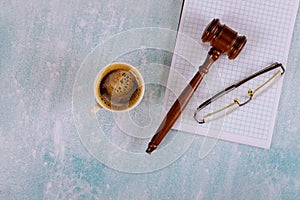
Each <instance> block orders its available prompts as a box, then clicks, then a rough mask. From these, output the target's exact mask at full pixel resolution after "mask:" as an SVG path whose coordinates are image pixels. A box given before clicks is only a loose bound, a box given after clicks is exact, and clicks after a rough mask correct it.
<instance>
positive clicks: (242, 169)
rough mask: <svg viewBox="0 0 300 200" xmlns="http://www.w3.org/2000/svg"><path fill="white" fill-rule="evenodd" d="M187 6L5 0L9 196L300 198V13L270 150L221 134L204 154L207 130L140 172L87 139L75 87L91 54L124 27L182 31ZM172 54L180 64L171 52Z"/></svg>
mask: <svg viewBox="0 0 300 200" xmlns="http://www.w3.org/2000/svg"><path fill="white" fill-rule="evenodd" d="M181 4H182V2H181V1H180V0H166V1H158V0H141V1H131V0H123V1H121V0H113V1H104V0H100V1H92V0H88V1H80V0H77V1H38V0H29V1H20V0H19V1H17V0H13V1H2V2H1V3H0V78H1V81H0V86H1V94H0V102H1V104H0V113H1V115H0V152H1V154H0V199H187V200H190V199H300V145H299V143H300V103H299V102H300V100H299V99H300V80H299V77H300V67H299V66H300V60H299V57H300V49H299V45H300V23H299V22H300V15H299V12H298V16H297V19H296V24H295V30H294V34H293V40H292V45H291V49H290V53H289V60H288V66H287V71H286V75H285V80H284V85H283V90H282V96H281V99H280V105H279V112H278V113H279V114H278V117H277V123H276V127H275V131H274V136H273V141H272V146H271V148H270V149H269V150H263V149H258V148H254V147H249V146H245V145H239V144H234V143H230V142H225V141H219V142H218V144H217V146H216V147H215V148H214V149H213V151H212V152H211V153H210V154H209V155H208V156H207V157H205V158H204V159H199V156H198V154H199V146H200V145H201V143H202V140H203V137H195V139H194V141H193V143H192V144H191V146H190V147H189V148H188V149H187V151H186V152H185V153H184V154H183V155H182V156H181V157H180V158H179V159H178V160H176V161H175V162H173V163H172V164H170V165H169V166H167V167H165V168H163V169H160V170H157V171H154V172H150V173H140V174H132V173H125V172H121V171H118V170H114V169H112V168H110V167H108V166H106V165H105V164H103V163H101V162H99V161H98V160H97V159H95V157H94V156H92V155H91V154H90V153H88V151H87V150H86V148H85V147H84V145H83V144H82V142H81V140H80V137H79V135H78V133H77V129H76V125H75V123H74V120H73V110H72V90H73V85H74V82H75V78H76V74H77V72H78V70H79V69H80V65H81V63H82V62H83V61H84V59H85V57H86V56H87V55H88V54H89V53H90V52H91V51H92V49H94V48H95V47H96V46H97V45H98V44H101V43H102V42H104V41H106V40H107V39H108V38H110V37H111V36H113V35H115V34H117V33H121V32H124V31H128V30H132V29H136V28H145V27H157V28H165V29H170V30H177V26H178V21H179V16H180V10H181ZM162 42H166V41H162ZM167 43H168V44H170V45H171V46H172V45H173V46H174V44H175V37H171V38H170V39H169V41H167ZM160 59H161V58H160ZM163 60H164V64H165V65H170V62H171V55H170V54H167V53H166V54H164V58H163ZM180 134H186V133H180Z"/></svg>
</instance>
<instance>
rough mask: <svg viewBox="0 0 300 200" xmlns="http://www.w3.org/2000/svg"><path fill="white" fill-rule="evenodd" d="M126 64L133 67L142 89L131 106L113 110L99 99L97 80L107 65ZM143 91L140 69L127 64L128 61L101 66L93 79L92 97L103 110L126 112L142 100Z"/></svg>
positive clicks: (143, 84)
mask: <svg viewBox="0 0 300 200" xmlns="http://www.w3.org/2000/svg"><path fill="white" fill-rule="evenodd" d="M118 64H120V65H127V66H129V67H130V68H132V69H133V71H134V73H135V74H137V75H138V76H139V78H140V80H141V84H140V85H141V86H142V91H141V95H140V98H139V99H138V100H137V101H136V102H135V103H134V104H133V105H132V106H131V107H127V108H125V109H120V110H114V109H112V108H108V107H106V106H105V105H104V103H103V102H102V101H100V99H99V96H98V94H97V93H98V92H97V86H98V85H99V81H100V76H101V74H102V73H103V72H104V71H105V70H106V69H107V68H108V67H109V66H112V65H118ZM144 93H145V81H144V78H143V76H142V74H141V73H140V71H139V70H138V69H137V68H136V67H134V66H133V65H131V64H129V63H126V62H112V63H110V64H107V65H106V66H105V67H103V68H102V69H101V70H100V71H99V72H98V74H97V76H96V78H95V80H94V97H95V100H96V104H98V105H99V106H101V107H102V108H103V109H105V110H108V111H111V112H126V111H129V110H132V109H133V108H135V107H136V106H137V105H139V103H140V102H141V101H142V99H143V97H144Z"/></svg>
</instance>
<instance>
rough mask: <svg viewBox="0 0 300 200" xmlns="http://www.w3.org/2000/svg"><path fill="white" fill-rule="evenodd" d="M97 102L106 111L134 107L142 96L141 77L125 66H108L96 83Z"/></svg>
mask: <svg viewBox="0 0 300 200" xmlns="http://www.w3.org/2000/svg"><path fill="white" fill-rule="evenodd" d="M97 90H98V91H97V93H98V97H99V100H101V102H102V103H103V104H105V106H106V107H107V108H108V109H112V110H124V109H128V108H130V107H132V106H133V105H135V104H136V103H137V102H138V101H139V100H140V98H141V95H142V94H143V86H142V80H141V77H139V76H138V74H136V73H135V70H134V69H132V67H130V66H128V65H125V64H120V63H118V64H112V65H110V66H109V67H108V68H107V69H106V70H105V71H104V72H103V73H102V76H101V77H99V79H98V83H97Z"/></svg>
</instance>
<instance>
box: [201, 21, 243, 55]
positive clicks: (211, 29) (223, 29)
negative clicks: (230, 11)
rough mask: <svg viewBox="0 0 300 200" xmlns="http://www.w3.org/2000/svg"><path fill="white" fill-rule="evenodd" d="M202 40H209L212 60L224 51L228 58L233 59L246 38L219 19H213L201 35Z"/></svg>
mask: <svg viewBox="0 0 300 200" xmlns="http://www.w3.org/2000/svg"><path fill="white" fill-rule="evenodd" d="M202 41H203V42H210V44H211V46H212V49H211V51H210V52H209V54H210V55H212V59H213V60H217V59H218V57H219V56H220V55H221V54H222V53H225V54H227V56H228V58H229V59H235V58H236V57H237V56H238V55H239V53H240V52H241V50H242V49H243V47H244V46H245V44H246V42H247V39H246V37H245V36H238V33H237V32H235V31H234V30H232V29H231V28H229V27H228V26H226V25H222V24H221V23H220V20H219V19H213V20H212V22H211V23H210V24H209V25H208V26H207V27H206V29H205V30H204V32H203V35H202Z"/></svg>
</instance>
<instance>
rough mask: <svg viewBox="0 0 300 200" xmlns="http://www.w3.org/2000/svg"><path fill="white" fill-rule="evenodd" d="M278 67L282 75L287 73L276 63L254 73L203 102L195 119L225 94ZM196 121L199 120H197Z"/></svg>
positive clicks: (195, 113)
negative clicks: (201, 111)
mask: <svg viewBox="0 0 300 200" xmlns="http://www.w3.org/2000/svg"><path fill="white" fill-rule="evenodd" d="M278 67H280V68H281V70H282V72H281V75H282V74H284V73H285V69H284V67H283V65H282V64H281V63H278V62H275V63H273V64H271V65H269V66H268V67H266V68H264V69H262V70H260V71H258V72H256V73H254V74H252V75H250V76H248V77H247V78H245V79H243V80H241V81H239V82H237V83H235V84H233V85H231V86H229V87H227V88H226V89H225V90H223V91H221V92H219V93H217V94H216V95H214V96H213V97H211V98H210V99H208V100H206V101H205V102H203V103H202V104H201V105H200V106H199V107H198V108H197V110H196V112H194V118H195V119H196V115H197V113H198V112H199V111H200V110H202V109H203V108H205V107H206V106H208V105H209V104H211V103H212V102H214V101H216V100H217V99H219V98H220V97H222V96H224V95H225V94H227V93H229V92H231V91H232V90H234V89H236V88H238V87H239V86H241V85H242V84H244V83H245V82H247V81H249V80H251V79H253V78H255V77H257V76H259V75H261V74H264V73H266V72H268V71H271V70H273V69H276V68H278ZM251 99H252V97H251V96H250V98H249V100H248V101H246V102H245V103H243V104H241V105H240V106H242V105H245V104H247V103H248V102H249V101H250V100H251ZM196 120H197V119H196ZM197 121H198V120H197ZM198 122H199V123H201V121H198ZM203 123H204V122H203Z"/></svg>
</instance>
